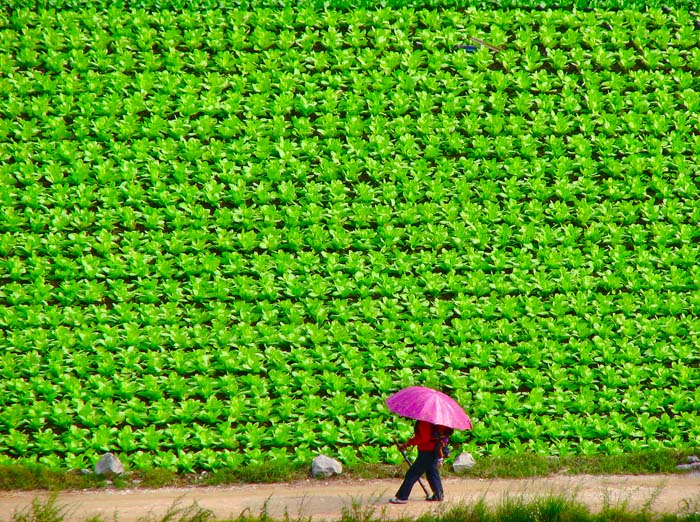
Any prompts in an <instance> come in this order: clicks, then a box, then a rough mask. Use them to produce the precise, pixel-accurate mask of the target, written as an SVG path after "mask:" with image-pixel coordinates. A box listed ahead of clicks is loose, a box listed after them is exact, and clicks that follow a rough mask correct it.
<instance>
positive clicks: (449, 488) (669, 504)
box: [0, 472, 700, 522]
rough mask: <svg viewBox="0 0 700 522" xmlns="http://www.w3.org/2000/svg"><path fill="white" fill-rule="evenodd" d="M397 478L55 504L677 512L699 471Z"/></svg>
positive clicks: (150, 508) (139, 492)
mask: <svg viewBox="0 0 700 522" xmlns="http://www.w3.org/2000/svg"><path fill="white" fill-rule="evenodd" d="M399 483H400V480H398V479H397V480H349V479H344V478H332V479H326V480H312V479H309V480H305V481H297V482H291V483H276V484H245V485H236V486H226V487H189V488H161V489H116V488H115V489H100V490H83V491H67V492H62V493H60V494H59V496H58V504H59V505H60V506H62V507H63V508H64V509H65V512H66V514H67V516H66V518H65V520H66V522H84V521H85V520H86V519H87V518H89V517H91V516H95V515H98V516H100V517H102V520H105V521H112V520H115V521H118V522H136V521H137V520H140V521H143V520H159V519H160V517H162V516H163V515H165V514H166V513H167V512H168V511H169V510H172V509H173V508H176V509H186V508H189V507H192V506H193V505H194V504H195V503H196V505H197V506H199V507H201V508H204V509H208V510H211V511H212V512H213V513H214V515H215V517H216V518H217V519H231V518H236V517H238V516H239V515H241V514H244V513H248V514H251V515H258V514H260V513H262V512H263V510H266V512H267V513H268V514H269V515H270V516H272V517H274V518H283V517H285V515H288V516H289V517H290V519H291V520H293V521H294V520H298V519H299V518H312V519H313V520H327V521H335V520H339V519H340V517H341V515H342V513H343V510H352V509H353V508H354V507H355V508H356V507H357V506H361V508H360V509H361V510H362V511H361V512H366V510H367V509H370V510H374V514H375V515H378V516H379V515H382V514H383V515H385V516H386V517H387V518H398V517H401V516H404V515H410V516H414V515H420V514H422V513H426V512H430V511H434V510H440V509H448V508H449V507H450V506H454V505H456V504H459V503H470V504H471V503H475V502H477V501H479V500H481V499H484V501H485V502H486V503H487V504H489V505H496V504H498V503H499V502H500V501H502V500H503V499H504V498H506V497H510V498H523V499H525V500H528V499H530V498H533V497H542V496H548V495H565V496H567V498H573V499H575V500H577V501H578V502H581V503H583V504H585V505H587V506H589V507H590V509H591V510H592V511H599V510H600V509H601V508H603V507H605V506H613V507H615V506H626V507H628V508H630V509H641V508H645V507H646V508H648V509H650V510H652V511H654V512H659V513H661V512H668V513H670V512H674V513H676V512H682V511H684V510H686V509H687V508H688V505H690V506H691V509H692V510H693V511H696V510H698V509H700V473H697V472H693V473H687V474H670V475H614V476H609V475H608V476H593V475H577V476H568V475H556V476H550V477H545V478H529V479H512V480H511V479H508V480H506V479H493V480H490V479H476V478H454V477H450V478H445V479H444V487H445V496H446V499H445V501H444V502H442V503H434V502H426V501H425V495H424V493H423V491H422V489H421V488H420V486H419V485H418V484H416V487H415V488H414V490H413V493H412V495H411V499H410V501H409V503H408V504H406V505H400V506H397V505H391V504H388V503H387V501H388V500H389V498H390V497H391V496H393V494H394V493H395V491H396V489H397V488H398V486H399ZM47 496H48V493H47V492H39V491H28V492H27V491H23V492H18V491H13V492H0V521H2V522H6V521H11V520H12V516H13V514H14V513H17V512H23V511H26V510H27V508H28V507H29V506H30V505H31V503H32V501H33V500H34V499H36V498H46V497H47Z"/></svg>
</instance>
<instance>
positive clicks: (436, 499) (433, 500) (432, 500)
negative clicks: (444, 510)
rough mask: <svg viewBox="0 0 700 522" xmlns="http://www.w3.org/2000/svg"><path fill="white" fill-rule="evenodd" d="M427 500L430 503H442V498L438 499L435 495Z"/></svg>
mask: <svg viewBox="0 0 700 522" xmlns="http://www.w3.org/2000/svg"><path fill="white" fill-rule="evenodd" d="M425 500H427V501H428V502H442V497H436V496H435V495H431V496H429V497H428V498H426V499H425Z"/></svg>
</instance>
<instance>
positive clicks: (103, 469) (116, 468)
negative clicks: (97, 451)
mask: <svg viewBox="0 0 700 522" xmlns="http://www.w3.org/2000/svg"><path fill="white" fill-rule="evenodd" d="M122 473H124V466H123V465H122V463H121V462H120V461H119V459H118V458H117V457H115V456H114V455H112V454H111V453H105V454H104V455H102V458H100V460H99V462H98V463H97V464H95V474H97V475H121V474H122Z"/></svg>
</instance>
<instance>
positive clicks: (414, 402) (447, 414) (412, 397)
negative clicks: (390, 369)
mask: <svg viewBox="0 0 700 522" xmlns="http://www.w3.org/2000/svg"><path fill="white" fill-rule="evenodd" d="M386 405H387V406H388V407H389V410H391V411H393V412H394V413H398V414H399V415H401V416H403V417H408V418H409V419H415V420H422V421H426V422H431V423H433V424H438V425H440V426H447V427H448V428H454V429H456V430H470V429H472V421H471V420H470V419H469V416H468V415H467V414H466V413H464V410H463V409H462V407H461V406H460V405H459V404H457V401H455V400H454V399H453V398H452V397H450V396H449V395H445V394H444V393H442V392H439V391H437V390H433V389H431V388H425V387H423V386H409V387H408V388H404V389H403V390H401V391H399V392H396V393H395V394H394V395H392V396H391V397H389V398H388V399H387V400H386Z"/></svg>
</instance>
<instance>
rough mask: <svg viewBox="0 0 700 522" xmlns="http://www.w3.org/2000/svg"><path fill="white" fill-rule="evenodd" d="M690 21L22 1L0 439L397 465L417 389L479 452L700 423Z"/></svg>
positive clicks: (8, 97)
mask: <svg viewBox="0 0 700 522" xmlns="http://www.w3.org/2000/svg"><path fill="white" fill-rule="evenodd" d="M473 36H476V37H478V38H483V39H484V40H486V41H488V42H489V43H490V44H492V45H494V46H498V47H499V48H501V49H502V50H501V51H494V50H492V49H491V48H489V47H487V46H480V45H477V46H476V49H467V48H465V46H466V44H473V43H476V42H474V41H473V40H472V37H473ZM697 43H698V33H697V31H696V30H695V20H694V15H693V14H692V13H691V12H689V11H686V10H683V9H657V8H651V9H647V10H642V11H640V10H633V9H623V10H618V11H593V12H587V11H582V10H581V11H580V10H547V9H543V10H496V11H494V10H479V9H472V8H470V9H449V8H445V9H440V10H429V9H414V8H410V7H405V8H396V9H393V8H384V9H382V8H380V9H362V8H358V9H355V10H352V11H344V10H333V9H326V10H321V11H318V10H315V9H311V8H308V9H304V8H300V9H298V10H294V9H284V8H279V9H258V10H254V9H253V10H224V9H209V10H197V9H194V8H192V9H189V10H168V9H159V10H157V11H150V10H130V9H124V8H123V7H121V6H119V5H116V6H113V7H110V8H108V9H105V10H100V9H90V8H86V9H77V10H67V11H59V12H54V11H51V10H33V9H30V8H22V9H15V10H10V11H8V12H3V13H2V15H0V71H2V74H0V115H2V117H1V118H0V208H1V212H2V214H1V215H2V219H0V283H1V284H0V327H1V328H0V464H7V465H12V464H15V463H28V464H40V465H44V466H50V467H67V468H83V467H89V466H90V464H91V463H92V462H94V461H95V460H96V458H98V457H99V455H100V454H101V453H103V452H106V451H113V452H115V453H117V454H119V456H120V457H121V458H122V459H123V460H124V462H125V463H126V464H127V465H128V466H130V467H131V468H132V469H138V468H143V469H146V468H150V467H154V466H157V467H161V468H163V469H167V470H172V471H179V472H195V471H201V470H209V471H217V470H222V469H227V468H238V467H239V466H242V465H244V464H246V463H248V464H250V463H253V464H263V463H266V462H277V463H282V462H292V463H294V465H303V464H305V463H307V462H308V461H309V460H310V459H311V458H312V457H313V456H315V455H316V454H318V453H319V452H324V453H327V454H332V455H335V456H338V457H339V458H341V460H342V461H343V462H344V463H345V464H347V465H351V466H352V465H355V466H360V465H363V464H364V465H375V464H381V463H393V464H398V463H400V462H401V456H400V454H398V452H397V451H396V449H395V448H393V447H392V441H393V438H394V437H398V438H401V437H405V436H407V435H408V434H409V433H410V431H411V425H410V423H409V422H408V421H405V420H403V419H398V418H396V417H395V416H393V415H391V414H390V413H389V412H388V410H387V409H386V407H385V406H384V399H385V398H386V397H387V396H388V395H390V394H391V393H393V392H395V391H397V390H398V389H399V388H401V387H404V386H408V385H412V384H423V385H427V386H431V387H435V388H440V389H442V390H444V391H446V392H448V393H450V394H451V395H453V396H454V397H455V398H456V399H457V400H458V401H459V402H460V403H461V404H463V405H464V407H465V409H466V410H467V411H468V412H469V414H470V415H471V416H472V419H473V421H474V426H475V427H474V429H473V430H472V431H471V432H468V433H463V432H460V433H458V434H457V435H456V436H455V444H456V445H457V446H458V447H459V448H461V449H464V450H467V451H470V452H472V453H474V454H475V455H477V456H480V455H494V456H499V455H500V456H508V455H523V454H527V453H535V454H542V455H545V454H553V455H560V456H564V455H580V454H586V455H588V454H591V455H595V454H611V455H617V454H620V453H624V452H637V451H644V450H659V451H660V450H664V449H668V448H671V449H675V450H687V449H689V448H694V447H697V446H698V445H699V443H700V431H699V430H698V426H699V425H700V422H698V417H697V412H696V408H695V407H694V405H695V404H697V403H698V400H700V396H699V395H698V392H697V390H698V389H700V388H699V387H698V384H700V370H699V369H698V362H699V359H700V356H699V355H698V353H700V352H699V351H698V340H697V335H696V334H697V332H698V326H699V325H700V323H699V322H698V320H697V316H698V312H699V307H700V299H699V298H698V295H697V292H696V287H697V280H698V277H699V276H700V274H699V273H698V268H697V259H698V248H697V246H696V245H697V244H698V236H699V233H698V229H697V227H696V223H697V222H698V219H700V204H699V203H698V201H699V199H698V195H699V190H698V184H697V172H696V168H695V159H696V157H697V153H698V152H699V151H700V140H699V139H698V132H699V129H700V120H699V119H698V117H697V115H696V114H697V112H698V111H697V110H696V109H698V108H700V95H699V94H698V93H699V92H700V84H699V83H700V82H699V81H698V76H697V74H696V73H697V70H698V68H699V67H700V54H699V53H698V49H699V48H700V46H698V45H697ZM472 50H473V51H475V52H470V51H472Z"/></svg>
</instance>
